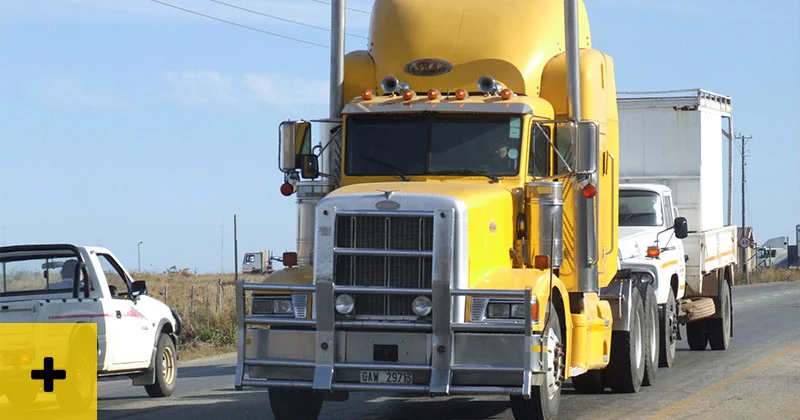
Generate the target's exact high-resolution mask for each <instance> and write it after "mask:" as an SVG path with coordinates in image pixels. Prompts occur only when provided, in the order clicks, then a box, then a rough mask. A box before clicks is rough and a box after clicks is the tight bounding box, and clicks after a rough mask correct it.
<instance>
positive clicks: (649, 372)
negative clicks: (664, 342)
mask: <svg viewBox="0 0 800 420" xmlns="http://www.w3.org/2000/svg"><path fill="white" fill-rule="evenodd" d="M642 286H644V288H643V290H642V289H640V290H641V292H642V297H643V298H644V320H645V324H644V328H642V331H643V332H644V337H645V339H644V343H645V352H644V354H645V356H646V357H645V363H644V377H643V379H642V385H644V386H650V385H653V384H654V383H655V380H656V371H657V370H658V358H659V353H660V346H659V344H661V340H660V339H659V333H658V332H659V328H658V327H659V324H658V302H657V301H656V292H655V289H654V288H653V285H652V284H644V285H642Z"/></svg>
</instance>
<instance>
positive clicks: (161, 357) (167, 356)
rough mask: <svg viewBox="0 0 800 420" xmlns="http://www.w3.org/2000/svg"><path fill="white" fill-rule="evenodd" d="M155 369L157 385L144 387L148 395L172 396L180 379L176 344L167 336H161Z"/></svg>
mask: <svg viewBox="0 0 800 420" xmlns="http://www.w3.org/2000/svg"><path fill="white" fill-rule="evenodd" d="M153 369H155V370H156V383H154V384H152V385H145V386H144V389H145V391H147V395H149V396H151V397H168V396H170V395H172V391H174V390H175V382H177V379H178V367H177V365H176V364H175V344H174V343H173V342H172V339H171V338H169V336H168V335H166V334H161V336H160V337H159V338H158V347H157V348H156V360H155V364H154V366H153Z"/></svg>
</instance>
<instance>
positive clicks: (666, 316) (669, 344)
mask: <svg viewBox="0 0 800 420" xmlns="http://www.w3.org/2000/svg"><path fill="white" fill-rule="evenodd" d="M658 318H659V319H658V320H659V334H658V336H659V341H660V343H659V350H660V351H659V353H658V366H659V367H672V365H673V364H674V363H675V348H676V347H677V343H678V313H677V306H676V304H675V293H674V292H673V291H672V288H670V289H669V296H668V297H667V303H666V304H665V305H664V306H663V307H661V308H659V311H658Z"/></svg>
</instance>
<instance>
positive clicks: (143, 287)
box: [131, 280, 147, 299]
mask: <svg viewBox="0 0 800 420" xmlns="http://www.w3.org/2000/svg"><path fill="white" fill-rule="evenodd" d="M146 294H147V282H146V281H144V280H138V281H135V282H133V283H131V297H132V298H134V299H136V298H138V297H139V296H142V295H146Z"/></svg>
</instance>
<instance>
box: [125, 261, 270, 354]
mask: <svg viewBox="0 0 800 420" xmlns="http://www.w3.org/2000/svg"><path fill="white" fill-rule="evenodd" d="M245 277H246V278H247V281H248V282H260V281H262V280H263V278H264V277H263V276H245ZM134 278H136V280H145V281H146V282H147V289H148V293H149V295H150V296H151V297H153V298H155V299H158V300H160V301H162V302H164V303H166V304H167V305H169V306H170V307H171V308H173V309H175V310H176V311H177V312H178V314H179V315H180V316H181V318H183V324H184V330H183V332H182V333H181V337H180V342H181V349H180V350H181V359H182V360H183V359H192V358H195V357H202V356H209V355H213V354H218V353H224V352H229V351H233V350H234V349H235V345H236V333H237V326H236V301H235V294H236V286H235V282H234V277H233V275H232V274H228V275H219V274H198V275H195V274H191V273H189V272H188V271H182V272H177V273H171V274H153V273H142V274H138V275H137V274H134ZM220 284H221V286H220ZM218 290H221V294H220V292H218Z"/></svg>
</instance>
